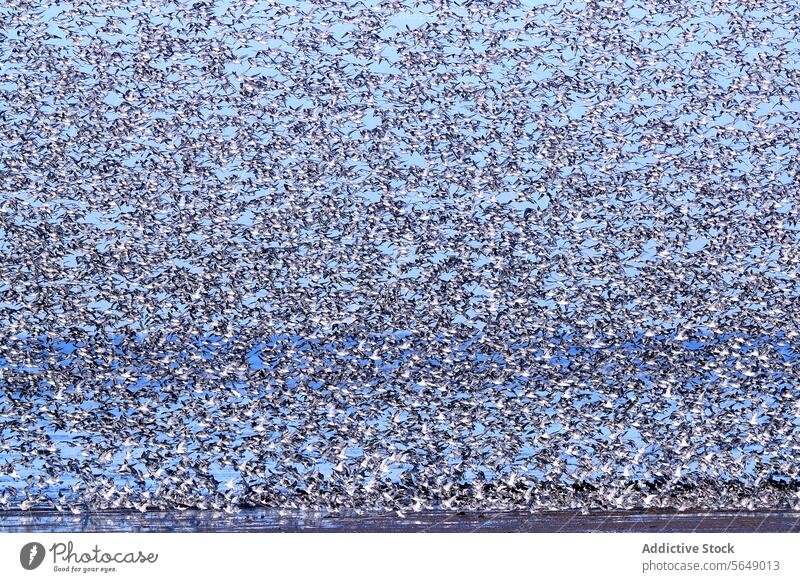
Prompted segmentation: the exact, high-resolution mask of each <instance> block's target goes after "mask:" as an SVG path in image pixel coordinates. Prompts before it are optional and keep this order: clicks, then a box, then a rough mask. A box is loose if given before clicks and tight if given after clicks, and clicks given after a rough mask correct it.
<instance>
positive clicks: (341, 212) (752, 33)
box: [0, 0, 800, 512]
mask: <svg viewBox="0 0 800 582" xmlns="http://www.w3.org/2000/svg"><path fill="white" fill-rule="evenodd" d="M799 31H800V5H798V4H797V3H795V2H791V1H789V0H786V1H783V2H778V1H755V0H753V1H750V0H731V1H726V2H716V1H708V2H701V1H697V0H688V1H681V2H671V1H661V0H658V1H656V0H652V1H643V0H636V1H620V0H611V1H604V2H601V1H595V0H589V1H587V2H562V3H558V4H557V3H552V2H551V3H544V2H516V1H513V2H512V1H505V0H503V1H500V2H478V1H469V0H465V1H464V2H462V3H457V2H429V3H426V4H416V3H414V2H413V1H403V2H333V1H327V0H326V1H324V2H323V1H318V2H280V3H278V2H270V1H240V0H231V1H228V2H221V1H216V2H214V1H210V0H209V1H203V2H197V3H194V4H192V3H191V2H187V3H184V2H175V3H170V2H164V1H158V2H151V1H141V2H139V1H130V2H115V1H103V0H100V1H92V2H80V1H73V2H71V3H64V4H60V5H51V4H46V5H45V4H44V3H39V2H27V1H20V0H6V1H5V2H3V3H2V6H1V7H0V508H4V509H18V508H22V509H27V508H36V507H50V508H52V507H56V508H58V509H61V510H65V511H68V510H72V511H75V512H79V511H83V510H100V509H109V508H137V509H140V510H147V509H158V508H164V509H174V508H184V507H199V508H209V509H210V508H216V509H225V510H228V511H236V510H237V509H238V508H241V507H247V506H266V507H281V508H322V509H337V508H339V509H345V508H348V509H363V510H381V509H391V510H400V511H403V510H413V509H423V508H427V509H437V508H438V509H511V508H516V509H519V508H531V509H535V508H559V509H563V508H576V507H581V508H589V507H606V508H612V507H613V508H626V507H696V508H708V509H714V508H723V507H725V508H733V507H756V506H766V507H795V508H796V507H798V506H800V496H799V491H800V487H799V486H798V483H799V481H798V479H800V476H799V475H798V472H799V470H800V442H799V439H798V433H799V432H800V414H799V413H800V400H799V399H798V396H800V394H799V388H800V383H799V382H798V368H799V367H800V359H799V358H798V338H800V329H799V328H798V313H800V306H799V305H800V304H799V303H798V301H799V300H800V283H799V282H798V281H799V280H800V279H798V276H799V275H800V273H799V272H798V271H799V268H798V267H799V266H800V219H799V218H798V214H799V213H800V205H798V202H799V200H798V192H799V190H798V180H799V179H800V169H799V168H800V164H799V163H798V143H799V142H800V32H799Z"/></svg>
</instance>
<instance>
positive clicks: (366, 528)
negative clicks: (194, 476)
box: [0, 509, 800, 533]
mask: <svg viewBox="0 0 800 582" xmlns="http://www.w3.org/2000/svg"><path fill="white" fill-rule="evenodd" d="M115 531H128V532H362V533H366V532H375V533H380V532H431V533H433V532H476V531H477V532H564V533H567V532H571V533H576V532H606V533H612V532H664V533H666V532H709V533H711V532H717V533H722V532H726V533H736V532H800V512H798V511H782V512H781V511H752V512H747V511H743V512H701V513H697V512H694V513H692V512H681V513H674V512H652V511H651V512H637V511H614V512H589V513H577V512H541V513H528V512H465V513H455V512H420V513H413V514H407V515H404V516H399V515H397V514H377V515H370V514H367V515H355V514H338V515H337V514H327V513H308V512H291V511H278V510H264V509H258V510H245V511H242V512H239V513H236V514H233V515H231V514H225V513H220V512H214V511H192V510H190V511H183V512H148V513H114V512H98V513H85V514H83V515H66V514H59V513H55V512H5V513H0V532H115Z"/></svg>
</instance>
